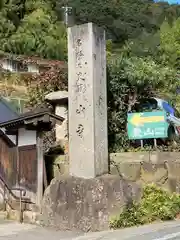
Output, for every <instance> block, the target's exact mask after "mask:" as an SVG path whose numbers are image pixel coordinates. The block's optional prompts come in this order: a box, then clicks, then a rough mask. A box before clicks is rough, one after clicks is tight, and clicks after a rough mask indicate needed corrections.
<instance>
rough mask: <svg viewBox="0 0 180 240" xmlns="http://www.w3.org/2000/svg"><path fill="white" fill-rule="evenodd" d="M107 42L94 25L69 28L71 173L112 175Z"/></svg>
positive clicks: (82, 176)
mask: <svg viewBox="0 0 180 240" xmlns="http://www.w3.org/2000/svg"><path fill="white" fill-rule="evenodd" d="M105 46H106V40H105V32H104V30H103V29H102V28H100V27H97V26H96V25H94V24H92V23H87V24H83V25H76V26H73V27H71V28H68V77H69V79H68V94H69V161H70V174H71V175H72V176H76V177H81V178H94V177H96V176H100V175H102V174H105V173H107V172H108V132H107V89H106V88H107V86H106V47H105Z"/></svg>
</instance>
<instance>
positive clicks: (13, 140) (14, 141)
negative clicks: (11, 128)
mask: <svg viewBox="0 0 180 240" xmlns="http://www.w3.org/2000/svg"><path fill="white" fill-rule="evenodd" d="M1 130H2V131H3V132H4V133H5V128H1ZM6 136H8V138H9V139H10V140H11V141H12V142H13V143H14V144H16V136H15V135H7V134H6Z"/></svg>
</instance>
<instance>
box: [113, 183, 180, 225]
mask: <svg viewBox="0 0 180 240" xmlns="http://www.w3.org/2000/svg"><path fill="white" fill-rule="evenodd" d="M179 212H180V195H179V194H176V193H173V194H170V193H169V192H167V191H166V190H163V189H161V188H159V187H157V186H155V185H154V184H151V185H147V186H145V187H144V189H143V196H142V198H141V200H140V202H139V203H132V205H131V206H130V207H128V208H125V209H124V210H123V212H122V213H121V214H119V215H118V216H116V217H113V218H112V219H111V220H110V227H111V228H113V229H117V228H124V227H132V226H136V225H143V224H146V223H151V222H154V221H158V220H162V221H166V220H173V219H175V217H176V215H177V214H178V213H179Z"/></svg>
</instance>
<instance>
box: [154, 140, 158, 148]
mask: <svg viewBox="0 0 180 240" xmlns="http://www.w3.org/2000/svg"><path fill="white" fill-rule="evenodd" d="M154 147H155V148H157V140H156V139H155V138H154Z"/></svg>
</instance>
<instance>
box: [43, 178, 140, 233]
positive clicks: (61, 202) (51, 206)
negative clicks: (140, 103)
mask: <svg viewBox="0 0 180 240" xmlns="http://www.w3.org/2000/svg"><path fill="white" fill-rule="evenodd" d="M140 195H141V189H140V187H139V186H138V185H137V184H135V183H131V182H129V181H125V180H123V179H122V178H120V177H119V176H112V175H104V176H101V177H97V178H93V179H82V178H76V177H70V176H61V177H60V178H59V179H53V180H52V182H51V184H50V186H49V187H48V188H47V189H46V191H45V194H44V199H43V206H42V212H43V214H42V219H43V225H45V226H53V227H57V228H59V229H61V230H68V229H71V230H82V231H85V232H87V231H100V230H106V229H108V228H109V218H110V216H111V215H112V214H115V213H117V210H119V209H123V208H124V207H125V206H126V205H129V204H131V203H132V202H133V201H137V200H138V199H139V198H140Z"/></svg>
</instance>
